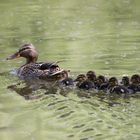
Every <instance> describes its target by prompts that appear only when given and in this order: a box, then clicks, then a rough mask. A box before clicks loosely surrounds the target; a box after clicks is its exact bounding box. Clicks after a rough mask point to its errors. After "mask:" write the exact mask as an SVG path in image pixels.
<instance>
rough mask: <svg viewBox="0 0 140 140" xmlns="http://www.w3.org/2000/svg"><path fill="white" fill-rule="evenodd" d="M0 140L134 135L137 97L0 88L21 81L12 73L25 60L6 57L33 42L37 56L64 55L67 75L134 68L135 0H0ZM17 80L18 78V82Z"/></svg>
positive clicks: (137, 37) (137, 40)
mask: <svg viewBox="0 0 140 140" xmlns="http://www.w3.org/2000/svg"><path fill="white" fill-rule="evenodd" d="M0 13H1V14H0V54H1V55H0V65H1V67H0V139H1V140H19V139H20V140H38V139H40V140H112V139H115V140H124V139H127V140H131V139H135V140H138V139H139V137H140V102H139V99H140V96H139V94H137V95H134V96H132V97H129V98H124V97H116V98H114V97H106V96H104V95H102V94H101V95H100V96H98V95H95V96H92V97H90V98H86V97H82V96H80V97H79V96H78V94H79V92H80V94H82V93H83V91H78V90H77V89H75V90H72V91H71V90H70V91H66V96H63V95H61V94H59V92H57V93H56V94H51V93H50V94H47V95H45V94H44V93H45V91H44V90H42V89H39V90H37V91H34V94H36V95H41V98H38V99H34V100H25V98H23V97H22V96H20V95H19V94H17V93H16V92H15V91H12V90H10V89H8V88H7V87H8V86H10V85H12V84H17V83H18V82H21V81H20V80H19V79H18V78H17V77H15V76H13V75H12V74H11V72H12V71H13V70H15V69H17V68H18V67H20V66H21V65H23V64H24V63H25V62H24V59H17V60H13V61H6V60H5V58H6V57H7V56H9V55H11V54H12V53H14V52H15V51H16V50H18V48H19V46H21V45H22V44H24V43H33V44H34V45H35V46H36V48H37V50H38V52H39V61H58V60H63V62H61V63H60V66H61V67H62V68H64V69H68V70H70V71H71V72H70V74H71V77H73V78H75V77H76V75H77V74H80V73H86V72H87V71H88V70H94V71H95V72H96V73H97V75H99V74H103V75H106V76H108V77H111V76H117V77H118V78H120V77H122V75H128V76H131V75H132V74H135V73H138V74H139V73H140V66H139V62H140V55H139V52H140V1H138V0H117V1H114V0H108V1H106V0H100V1H99V0H36V1H34V0H28V1H16V0H13V1H10V0H4V1H3V0H1V2H0ZM18 86H19V87H20V86H21V87H22V86H24V84H21V85H18Z"/></svg>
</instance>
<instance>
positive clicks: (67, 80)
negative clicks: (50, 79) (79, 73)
mask: <svg viewBox="0 0 140 140" xmlns="http://www.w3.org/2000/svg"><path fill="white" fill-rule="evenodd" d="M68 72H70V70H68V71H63V73H62V74H63V77H64V78H63V79H61V80H59V84H60V85H62V86H64V87H73V86H74V80H73V79H72V78H71V77H69V74H68Z"/></svg>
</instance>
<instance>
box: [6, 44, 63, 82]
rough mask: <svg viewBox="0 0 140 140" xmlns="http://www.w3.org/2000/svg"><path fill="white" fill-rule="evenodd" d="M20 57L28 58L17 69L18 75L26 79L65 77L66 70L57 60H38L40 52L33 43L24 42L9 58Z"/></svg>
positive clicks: (58, 78) (53, 79) (52, 79)
mask: <svg viewBox="0 0 140 140" xmlns="http://www.w3.org/2000/svg"><path fill="white" fill-rule="evenodd" d="M19 57H24V58H26V64H24V65H23V66H21V67H20V68H19V69H18V71H17V75H18V76H19V77H20V78H22V79H24V80H26V79H32V78H37V79H43V80H50V81H55V80H60V79H61V78H63V71H64V70H63V69H60V67H59V66H58V65H57V62H55V63H43V62H40V63H38V62H37V59H38V52H37V51H36V49H35V47H34V46H33V45H32V44H24V45H23V46H22V47H21V48H20V49H19V50H18V51H17V52H16V53H14V54H13V55H11V56H9V57H8V58H7V60H12V59H15V58H19Z"/></svg>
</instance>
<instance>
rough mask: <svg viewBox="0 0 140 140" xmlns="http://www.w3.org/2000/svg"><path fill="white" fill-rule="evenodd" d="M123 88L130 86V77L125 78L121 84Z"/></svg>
mask: <svg viewBox="0 0 140 140" xmlns="http://www.w3.org/2000/svg"><path fill="white" fill-rule="evenodd" d="M120 83H121V84H122V85H123V86H125V87H128V86H129V85H130V81H129V77H128V76H123V77H122V80H121V82H120Z"/></svg>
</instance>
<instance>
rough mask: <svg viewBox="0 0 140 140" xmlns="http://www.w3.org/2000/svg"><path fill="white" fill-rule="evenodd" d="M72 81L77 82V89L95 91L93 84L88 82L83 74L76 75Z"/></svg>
mask: <svg viewBox="0 0 140 140" xmlns="http://www.w3.org/2000/svg"><path fill="white" fill-rule="evenodd" d="M74 81H75V82H77V84H76V86H77V87H78V88H79V89H84V90H91V89H95V85H94V83H93V82H92V81H90V80H88V79H87V77H86V75H85V74H80V75H78V76H77V78H76V79H75V80H74Z"/></svg>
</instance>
